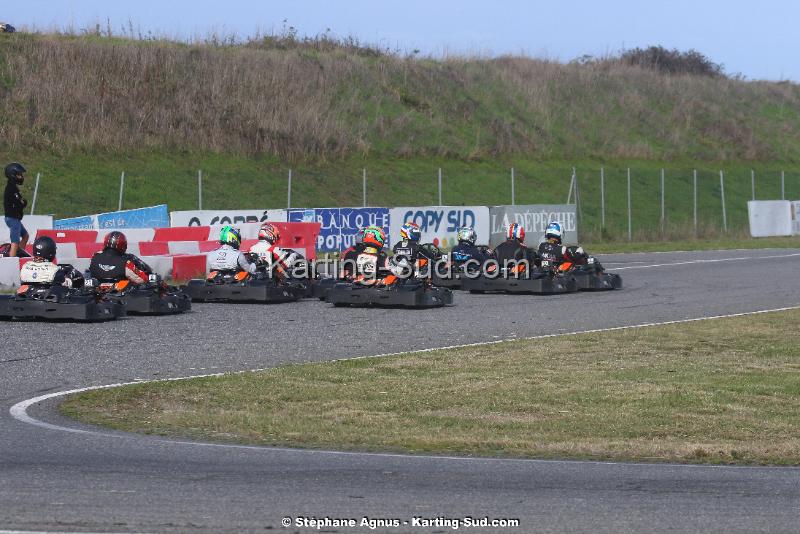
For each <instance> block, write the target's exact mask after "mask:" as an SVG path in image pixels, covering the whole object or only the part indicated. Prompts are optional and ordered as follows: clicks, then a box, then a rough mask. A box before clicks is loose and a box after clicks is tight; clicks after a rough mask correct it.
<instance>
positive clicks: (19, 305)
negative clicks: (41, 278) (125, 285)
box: [0, 284, 125, 322]
mask: <svg viewBox="0 0 800 534" xmlns="http://www.w3.org/2000/svg"><path fill="white" fill-rule="evenodd" d="M124 316H125V304H124V303H122V302H121V301H120V300H116V299H111V298H108V297H107V296H106V295H103V294H102V293H99V292H98V291H96V290H95V288H94V287H92V286H91V284H89V285H87V286H85V287H83V288H81V289H73V288H69V287H66V286H63V285H45V284H36V285H34V284H23V285H22V286H20V287H19V289H18V290H17V292H16V294H14V295H0V318H2V319H46V320H57V321H59V320H60V321H64V320H72V321H82V322H101V321H111V320H114V319H116V318H118V317H124Z"/></svg>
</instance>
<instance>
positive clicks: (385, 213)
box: [288, 208, 389, 252]
mask: <svg viewBox="0 0 800 534" xmlns="http://www.w3.org/2000/svg"><path fill="white" fill-rule="evenodd" d="M288 222H318V223H320V225H321V228H320V233H319V237H317V251H318V252H338V251H341V250H344V249H346V248H347V247H349V246H352V245H353V243H355V239H356V234H358V231H359V229H361V228H364V227H366V226H370V225H376V226H381V227H382V228H383V230H384V231H385V232H386V235H387V237H388V235H389V208H316V209H291V210H289V213H288ZM387 244H388V239H387Z"/></svg>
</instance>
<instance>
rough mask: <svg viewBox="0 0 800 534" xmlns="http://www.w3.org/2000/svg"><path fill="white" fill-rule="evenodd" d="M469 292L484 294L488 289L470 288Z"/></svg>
mask: <svg viewBox="0 0 800 534" xmlns="http://www.w3.org/2000/svg"><path fill="white" fill-rule="evenodd" d="M469 292H470V293H472V294H473V295H483V294H484V293H486V291H483V290H482V289H470V290H469Z"/></svg>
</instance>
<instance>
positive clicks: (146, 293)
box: [97, 274, 192, 315]
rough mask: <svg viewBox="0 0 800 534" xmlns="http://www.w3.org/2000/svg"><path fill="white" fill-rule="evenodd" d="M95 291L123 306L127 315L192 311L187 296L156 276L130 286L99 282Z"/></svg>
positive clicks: (125, 282)
mask: <svg viewBox="0 0 800 534" xmlns="http://www.w3.org/2000/svg"><path fill="white" fill-rule="evenodd" d="M97 290H98V291H99V292H100V293H103V294H105V295H107V296H108V297H109V298H110V299H112V300H118V301H120V302H122V303H124V304H125V309H126V310H127V312H128V313H129V314H135V315H170V314H175V313H183V312H186V311H189V310H191V309H192V300H191V299H190V298H189V295H187V294H186V293H184V292H183V291H181V290H180V289H178V288H174V287H170V286H168V285H166V284H165V283H164V282H163V281H162V280H161V278H160V277H159V276H158V275H154V274H152V275H150V277H149V279H148V281H147V282H145V283H143V284H138V285H137V284H132V283H130V282H129V281H128V280H121V281H116V282H115V281H108V280H101V281H99V282H98V284H97Z"/></svg>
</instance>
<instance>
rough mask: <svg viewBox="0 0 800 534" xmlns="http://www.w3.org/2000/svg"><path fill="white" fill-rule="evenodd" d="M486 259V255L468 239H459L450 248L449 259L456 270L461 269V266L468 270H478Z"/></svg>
mask: <svg viewBox="0 0 800 534" xmlns="http://www.w3.org/2000/svg"><path fill="white" fill-rule="evenodd" d="M486 259H487V258H486V255H485V254H483V253H482V252H481V251H480V249H479V248H478V247H476V246H475V245H474V244H472V243H470V242H469V241H459V242H458V245H456V246H454V247H453V248H452V249H451V250H450V261H451V262H452V264H453V267H454V268H455V269H456V270H461V268H462V267H463V266H466V267H467V268H469V269H470V270H478V269H480V267H481V266H482V265H483V262H484V261H486Z"/></svg>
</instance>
